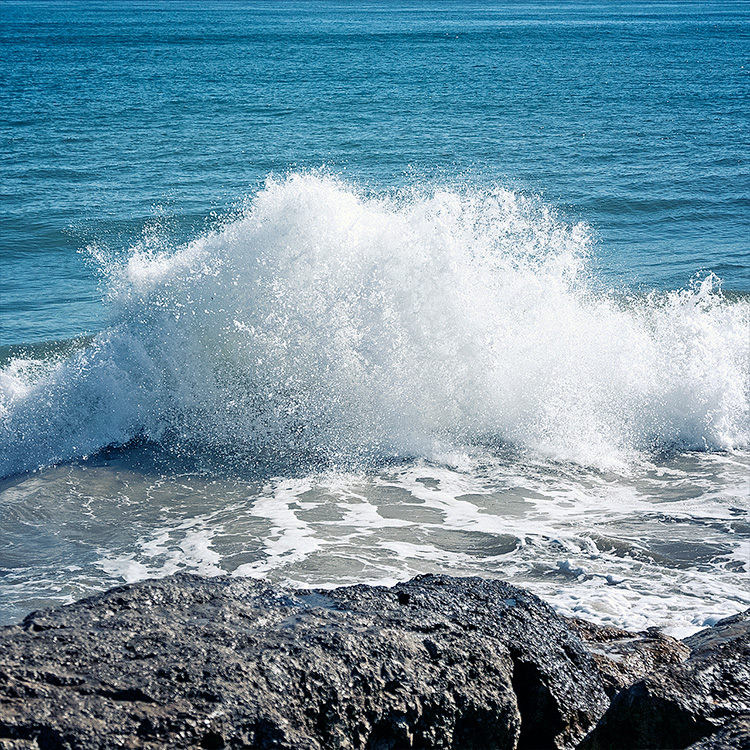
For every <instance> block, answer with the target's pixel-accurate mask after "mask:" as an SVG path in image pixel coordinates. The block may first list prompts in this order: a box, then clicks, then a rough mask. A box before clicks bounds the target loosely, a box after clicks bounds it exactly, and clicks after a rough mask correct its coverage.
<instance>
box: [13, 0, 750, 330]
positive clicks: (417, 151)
mask: <svg viewBox="0 0 750 750" xmlns="http://www.w3.org/2000/svg"><path fill="white" fill-rule="evenodd" d="M498 5H499V4H497V3H490V2H479V3H477V2H473V3H453V2H418V3H417V2H411V3H410V2H375V3H366V4H362V3H355V2H339V3H329V2H242V1H241V0H238V1H237V2H206V3H176V2H156V3H140V2H125V1H120V2H107V3H98V2H87V3H83V2H34V1H33V0H31V1H29V0H24V1H23V2H12V1H8V0H6V1H5V2H3V3H2V6H0V143H2V148H1V149H0V154H1V156H0V191H1V192H0V201H1V203H0V206H1V208H0V261H1V262H2V275H1V276H0V344H18V343H23V342H30V341H39V340H45V339H59V338H64V337H70V336H73V335H76V334H78V333H81V332H83V331H93V330H98V329H99V328H100V327H101V325H102V322H101V320H102V315H103V311H102V306H101V303H100V301H99V300H100V298H101V292H100V290H99V289H98V288H97V278H96V275H95V273H94V271H93V270H92V268H91V267H90V266H88V265H87V262H86V254H85V252H84V253H79V252H78V251H79V250H85V248H86V247H87V246H90V245H97V246H104V247H105V248H107V250H108V251H110V252H119V251H126V249H127V248H129V247H130V246H132V245H133V244H135V243H137V242H138V241H139V240H141V239H142V237H143V235H144V233H146V234H147V233H148V232H149V231H150V227H152V226H153V225H154V224H158V226H159V231H160V232H161V233H162V234H164V233H165V232H166V233H168V234H169V236H170V237H172V238H173V239H174V240H175V241H182V240H185V239H187V238H191V237H195V236H197V235H199V234H201V233H202V232H204V231H205V230H206V228H207V227H209V226H211V225H212V222H213V218H212V216H213V213H212V212H218V213H219V214H223V213H225V212H227V211H230V210H232V208H233V207H235V206H236V205H237V203H238V202H241V201H242V200H243V199H244V198H245V197H246V196H248V195H251V194H252V193H253V192H254V191H255V190H256V189H257V187H258V185H259V183H260V182H261V181H262V180H263V179H264V178H265V176H266V175H267V174H268V173H270V172H282V173H283V172H286V171H287V170H289V169H294V170H305V169H309V168H318V167H321V166H325V167H326V168H328V169H329V170H331V171H333V172H334V173H343V174H344V175H346V176H347V177H348V178H350V179H351V180H352V181H354V182H355V183H357V184H359V185H364V186H366V187H367V188H369V189H371V190H374V191H379V190H389V189H394V188H398V187H400V186H402V185H404V184H414V183H417V184H419V183H422V182H425V181H437V182H441V181H446V182H456V181H459V182H460V181H464V182H468V183H470V184H473V185H484V184H487V185H491V184H498V183H499V184H502V185H505V186H508V187H512V188H515V189H519V190H522V191H528V192H531V193H535V194H541V195H542V196H543V197H544V199H545V200H546V201H547V202H548V203H550V204H551V205H554V206H557V207H559V208H560V210H561V211H562V212H564V214H565V215H566V216H568V217H569V218H570V220H571V221H579V220H581V221H584V222H586V223H588V224H590V225H591V226H592V227H593V229H594V230H595V232H596V233H597V235H598V243H597V245H596V249H595V253H594V255H595V264H596V265H598V266H599V267H600V273H601V274H602V276H603V278H604V279H605V280H606V282H607V283H611V284H613V285H615V286H623V285H624V286H629V287H637V288H641V289H643V288H646V289H648V288H652V287H655V288H660V289H670V288H681V287H684V286H685V285H687V284H688V283H689V281H690V279H691V277H692V276H693V275H694V274H696V273H704V274H705V273H706V272H707V271H713V272H715V273H716V274H717V275H718V276H719V277H720V278H721V279H722V280H723V282H724V286H725V288H726V289H730V290H742V291H749V290H750V263H749V262H748V260H749V257H750V244H749V241H748V236H750V232H749V230H750V210H749V209H750V138H748V136H747V134H748V132H750V107H748V106H747V103H748V94H749V93H750V52H749V50H750V10H749V9H748V6H747V4H746V3H743V2H700V3H698V2H674V3H672V2H665V3H643V4H638V3H616V2H588V3H570V2H567V3H562V4H556V6H555V7H554V8H552V7H548V6H547V5H546V4H538V3H525V2H515V3H511V4H502V5H501V6H500V7H498Z"/></svg>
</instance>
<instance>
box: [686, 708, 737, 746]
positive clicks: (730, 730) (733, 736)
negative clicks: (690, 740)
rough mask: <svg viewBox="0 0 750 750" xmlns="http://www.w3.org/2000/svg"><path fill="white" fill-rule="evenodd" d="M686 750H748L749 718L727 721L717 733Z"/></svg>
mask: <svg viewBox="0 0 750 750" xmlns="http://www.w3.org/2000/svg"><path fill="white" fill-rule="evenodd" d="M687 750H750V716H740V717H738V718H736V719H732V720H731V721H728V722H727V723H726V724H725V725H724V726H723V727H722V728H721V729H720V730H719V731H718V732H716V733H714V734H712V735H710V736H709V737H706V738H705V739H702V740H700V741H699V742H696V743H695V744H694V745H690V747H689V748H688V749H687Z"/></svg>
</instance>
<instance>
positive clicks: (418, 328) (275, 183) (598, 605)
mask: <svg viewBox="0 0 750 750" xmlns="http://www.w3.org/2000/svg"><path fill="white" fill-rule="evenodd" d="M595 244H596V243H595V237H594V232H593V231H592V229H591V228H590V227H588V226H587V225H586V224H584V223H581V222H572V221H570V220H569V219H566V218H565V217H562V216H560V215H559V214H558V212H557V211H556V210H555V209H554V208H553V207H551V206H550V205H549V204H548V203H546V202H545V201H544V200H542V199H541V198H539V197H538V196H536V195H533V194H530V193H523V192H520V191H514V190H511V189H508V188H506V187H503V186H501V185H494V186H492V185H490V186H487V185H481V186H480V185H477V184H472V183H471V182H468V181H464V182H463V183H459V182H456V183H454V184H443V185H435V184H427V183H424V184H420V185H416V186H412V187H409V188H399V189H393V190H390V191H388V190H384V191H379V192H376V191H372V190H367V189H365V188H364V187H361V186H359V185H357V184H356V183H354V182H352V181H347V180H345V179H343V178H341V177H339V176H336V175H332V174H329V173H325V172H291V173H289V174H287V175H286V176H277V177H270V178H268V179H267V181H266V183H265V185H264V186H263V187H262V188H261V189H259V190H258V191H257V192H256V193H255V194H254V195H252V196H251V197H249V198H248V200H247V201H246V202H245V204H244V205H243V206H241V207H240V208H238V209H236V210H235V211H234V212H232V213H231V214H229V215H227V216H226V217H225V218H224V219H223V220H222V221H220V222H218V223H217V224H216V225H215V226H214V227H213V228H212V229H210V230H208V231H206V232H203V233H202V234H200V235H199V236H197V237H196V238H194V239H193V240H191V241H189V242H186V243H183V244H178V245H175V244H174V243H172V242H171V240H170V238H169V236H168V233H166V232H164V233H162V232H160V231H159V230H158V227H156V228H155V229H153V230H152V231H149V232H148V233H145V234H144V237H143V239H142V241H141V242H139V243H138V244H136V245H135V246H133V247H131V248H130V250H129V251H128V252H127V253H126V254H124V255H123V254H122V253H117V252H113V251H111V250H109V249H108V248H107V247H103V246H100V245H92V246H90V247H89V248H88V252H89V255H90V256H91V258H92V259H93V260H94V261H95V262H96V264H97V265H98V269H99V271H98V272H99V274H100V276H101V279H102V286H103V290H104V295H105V298H106V307H107V311H108V324H107V325H106V326H105V327H104V329H103V330H102V331H101V332H99V333H97V334H95V335H93V336H92V337H88V338H85V339H81V340H78V341H73V342H68V343H67V344H66V347H67V349H66V352H65V353H64V354H60V353H59V349H60V345H57V346H48V347H41V348H37V349H36V350H32V349H30V348H29V349H27V350H24V349H23V348H22V347H16V348H15V349H13V350H8V351H7V353H6V355H5V362H4V364H3V367H2V370H0V476H4V477H5V479H3V480H2V481H1V482H0V503H1V504H2V507H3V509H4V512H3V518H2V521H0V531H1V532H2V534H3V538H4V539H6V540H9V543H8V544H7V549H6V552H7V555H6V557H7V559H8V560H9V564H8V565H7V566H6V568H5V572H4V575H3V578H2V581H1V582H0V587H2V590H3V600H4V602H5V605H4V608H3V610H2V613H1V614H2V615H3V616H4V617H6V618H9V617H13V616H17V615H19V614H23V610H24V608H26V609H28V607H29V605H30V604H33V603H35V602H37V601H39V602H49V601H69V600H71V599H73V598H76V597H77V596H79V595H82V594H83V593H87V592H89V591H91V590H97V589H100V588H103V587H104V586H106V585H108V584H111V583H113V582H116V581H117V580H123V579H124V580H138V579H140V578H143V577H148V576H154V575H156V576H159V575H166V574H169V573H171V572H174V571H176V570H183V569H187V570H196V571H199V572H203V573H206V574H217V573H222V572H230V573H233V574H235V575H259V576H265V577H268V578H271V579H273V580H277V581H280V582H284V583H289V584H308V583H314V584H315V585H337V584H340V583H342V582H357V581H367V582H393V581H396V580H402V579H404V578H406V577H408V576H410V575H412V574H414V573H417V572H425V571H433V570H447V571H449V572H454V573H456V574H477V573H478V574H482V575H497V576H500V577H503V578H505V579H507V580H510V581H511V582H513V583H516V584H519V585H523V586H526V587H528V588H530V589H531V590H533V591H535V592H536V593H539V594H541V595H542V596H544V597H546V598H547V599H549V600H550V601H551V602H553V603H554V604H555V605H556V606H557V607H558V608H559V609H560V610H561V611H562V612H564V613H566V614H578V615H582V616H586V617H589V618H591V619H594V620H597V621H600V622H610V623H613V624H617V625H621V626H626V627H635V628H640V627H646V626H649V625H657V626H660V627H665V628H667V629H668V630H669V631H670V632H673V633H676V634H684V633H686V632H690V631H691V630H694V629H697V628H698V627H701V626H704V625H705V624H707V623H709V624H710V622H712V621H714V620H715V619H717V618H719V617H721V616H724V615H726V614H731V613H733V612H735V611H737V610H739V609H740V608H743V607H747V606H750V592H749V591H748V587H747V570H748V565H750V519H749V518H748V513H749V511H750V508H749V507H748V500H747V498H748V496H750V300H749V299H748V297H747V296H746V295H745V296H743V295H736V294H735V295H728V294H725V293H724V292H723V291H722V288H721V282H720V279H718V278H717V277H716V276H715V275H713V274H711V273H706V274H703V275H702V276H700V277H694V278H693V279H692V280H691V282H690V283H689V284H686V286H685V288H683V289H681V290H678V291H667V292H661V291H659V292H657V291H653V292H637V293H636V292H633V291H628V290H623V289H617V288H613V287H612V286H611V285H608V284H607V283H605V281H604V280H603V279H602V278H601V277H600V276H599V275H597V273H596V271H595V270H594V264H593V263H592V255H593V254H594V252H595ZM63 348H65V347H63ZM61 530H62V533H61ZM53 532H54V533H53ZM53 537H54V538H53ZM42 549H43V550H44V554H43V555H42V553H41V551H42Z"/></svg>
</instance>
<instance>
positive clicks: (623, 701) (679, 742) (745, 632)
mask: <svg viewBox="0 0 750 750" xmlns="http://www.w3.org/2000/svg"><path fill="white" fill-rule="evenodd" d="M685 644H686V645H687V646H688V647H689V648H690V649H691V653H690V656H689V657H688V658H687V659H686V660H685V661H684V662H682V663H680V664H668V665H665V666H662V667H660V668H659V669H657V670H656V671H654V672H653V673H651V674H650V675H648V676H647V677H645V678H644V679H642V680H639V681H638V682H636V683H635V684H633V685H631V686H630V687H629V688H627V689H625V690H623V691H621V692H620V693H618V694H617V695H616V696H615V697H614V698H613V700H612V703H611V705H610V707H609V709H608V710H607V712H606V713H605V714H604V716H603V717H602V719H601V721H600V722H599V723H598V725H597V726H596V728H595V729H594V730H593V731H592V732H591V734H590V735H589V736H588V737H587V738H586V739H585V740H584V741H583V742H582V743H581V750H604V749H606V750H618V749H622V750H629V749H630V748H634V747H648V748H653V750H659V748H685V747H687V746H688V745H691V744H692V743H695V742H697V741H698V740H701V739H702V738H704V737H707V736H709V735H711V734H713V733H714V732H716V731H717V729H718V728H719V727H721V726H722V725H723V724H724V723H725V722H726V721H727V720H728V719H731V718H733V717H739V716H741V715H743V714H747V713H750V610H748V611H747V612H745V613H743V614H740V615H735V616H734V617H731V618H727V619H726V620H722V621H721V622H719V623H717V624H716V626H714V627H713V628H708V629H707V630H703V631H701V632H700V633H696V634H695V635H694V636H691V637H690V638H687V639H685Z"/></svg>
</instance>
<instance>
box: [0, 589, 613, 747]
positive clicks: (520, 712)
mask: <svg viewBox="0 0 750 750" xmlns="http://www.w3.org/2000/svg"><path fill="white" fill-rule="evenodd" d="M606 706H607V696H606V694H605V691H604V686H603V682H602V680H601V679H600V676H599V673H598V671H597V669H596V665H595V662H594V659H593V657H592V656H591V654H590V653H589V652H588V650H587V649H586V648H585V647H584V645H583V644H582V642H581V640H580V638H579V637H578V635H577V634H576V633H575V632H574V631H573V630H571V629H570V628H569V627H568V626H567V625H566V623H565V622H564V621H563V620H562V619H561V618H560V617H558V616H557V615H556V614H555V613H554V611H553V610H552V609H551V608H550V607H549V606H547V605H546V604H544V603H543V602H542V601H541V600H539V599H538V598H537V597H535V596H533V595H531V594H529V593H528V592H525V591H523V590H520V589H517V588H514V587H513V586H510V585H508V584H505V583H502V582H500V581H491V580H481V579H476V578H474V579H453V578H449V577H446V576H422V577H419V578H416V579H414V580H412V581H409V582H406V583H403V584H399V585H397V586H395V587H394V588H391V589H388V588H382V587H367V586H354V587H349V588H341V589H337V590H335V591H295V592H283V591H280V590H278V589H275V588H272V587H270V586H267V585H266V584H264V583H261V582H258V581H253V580H248V579H231V578H213V579H203V578H199V577H196V576H188V575H178V576H174V577H172V578H168V579H162V580H159V581H147V582H143V583H140V584H135V585H132V586H124V587H120V588H117V589H113V590H111V591H109V592H107V593H105V594H102V595H100V596H96V597H92V598H90V599H87V600H84V601H81V602H78V603H76V604H74V605H70V606H67V607H60V608H57V609H53V610H47V611H43V612H35V613H32V614H31V615H29V616H28V617H27V618H26V619H25V620H24V621H23V623H22V624H20V625H16V626H11V627H6V628H3V629H1V630H0V748H13V749H14V750H16V748H66V749H69V750H73V749H75V750H88V749H89V748H92V749H93V748H102V749H103V748H130V747H142V748H164V747H169V748H186V747H203V748H222V747H227V748H259V749H262V748H263V749H264V748H290V749H291V748H297V749H299V750H318V749H319V748H338V749H340V750H344V749H348V748H362V749H363V750H387V749H393V750H396V749H401V748H467V749H470V748H477V749H479V748H482V750H491V749H492V748H516V747H518V748H521V749H522V750H529V749H530V748H560V749H564V748H572V747H574V746H575V744H576V743H577V742H578V740H580V738H581V737H582V736H583V735H584V734H585V733H586V731H587V730H588V729H589V728H590V727H591V726H592V725H593V724H594V723H595V722H596V720H597V719H598V718H599V716H601V714H602V713H603V712H604V710H605V708H606Z"/></svg>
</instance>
